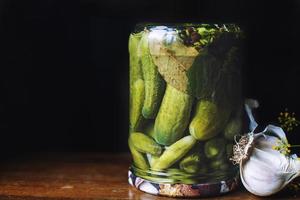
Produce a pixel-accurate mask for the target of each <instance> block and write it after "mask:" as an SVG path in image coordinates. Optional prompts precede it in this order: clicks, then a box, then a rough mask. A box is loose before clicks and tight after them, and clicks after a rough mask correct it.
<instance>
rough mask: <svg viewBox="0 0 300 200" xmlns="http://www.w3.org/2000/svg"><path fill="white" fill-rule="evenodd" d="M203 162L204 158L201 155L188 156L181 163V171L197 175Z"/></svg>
mask: <svg viewBox="0 0 300 200" xmlns="http://www.w3.org/2000/svg"><path fill="white" fill-rule="evenodd" d="M202 162H203V156H202V155H200V154H199V153H193V154H190V155H187V156H186V157H185V158H183V159H182V160H181V161H180V163H179V166H180V169H182V170H184V171H186V172H188V173H196V172H197V171H198V170H199V168H200V164H201V163H202Z"/></svg>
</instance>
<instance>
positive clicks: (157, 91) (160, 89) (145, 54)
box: [138, 32, 165, 119]
mask: <svg viewBox="0 0 300 200" xmlns="http://www.w3.org/2000/svg"><path fill="white" fill-rule="evenodd" d="M138 48H139V50H138V51H139V55H140V59H141V64H142V72H143V78H144V81H145V100H144V105H143V109H142V114H143V116H144V117H145V118H146V119H154V118H155V117H156V114H157V112H158V109H159V106H160V103H161V100H162V97H163V93H164V89H165V82H164V80H163V78H162V77H161V75H160V74H159V72H158V70H157V67H156V66H155V64H154V62H153V60H152V57H151V55H150V51H149V45H148V32H145V33H144V34H143V36H142V38H141V41H140V43H139V47H138Z"/></svg>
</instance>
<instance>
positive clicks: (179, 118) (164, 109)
mask: <svg viewBox="0 0 300 200" xmlns="http://www.w3.org/2000/svg"><path fill="white" fill-rule="evenodd" d="M192 105H193V97H191V96H190V95H188V94H185V93H183V92H181V91H179V90H177V89H175V88H174V87H172V86H170V85H169V84H168V85H167V88H166V91H165V95H164V97H163V100H162V103H161V106H160V109H159V112H158V114H157V117H156V119H155V124H154V138H155V140H156V142H157V143H159V144H162V145H171V144H173V143H174V142H175V141H177V140H178V139H180V138H181V137H182V136H183V134H184V130H185V129H186V127H187V126H188V123H189V118H190V113H191V109H192Z"/></svg>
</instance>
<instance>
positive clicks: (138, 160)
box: [128, 140, 149, 170]
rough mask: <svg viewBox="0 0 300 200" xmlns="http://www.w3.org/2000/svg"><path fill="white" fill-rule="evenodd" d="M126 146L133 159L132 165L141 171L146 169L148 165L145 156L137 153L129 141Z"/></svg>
mask: <svg viewBox="0 0 300 200" xmlns="http://www.w3.org/2000/svg"><path fill="white" fill-rule="evenodd" d="M128 146H129V150H130V152H131V155H132V158H133V163H134V165H135V166H136V167H138V168H140V169H143V170H146V169H148V168H149V165H148V162H147V159H146V157H145V155H144V154H142V153H140V152H138V151H137V150H136V149H135V147H134V146H133V144H132V142H131V141H130V140H128Z"/></svg>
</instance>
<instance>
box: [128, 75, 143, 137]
mask: <svg viewBox="0 0 300 200" xmlns="http://www.w3.org/2000/svg"><path fill="white" fill-rule="evenodd" d="M143 103H144V81H143V80H142V79H138V80H137V81H135V83H134V84H133V86H132V87H131V91H130V101H129V123H130V129H131V131H136V130H137V129H138V127H139V126H140V124H141V122H142V120H143V116H142V108H143Z"/></svg>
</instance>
